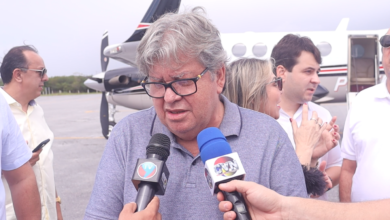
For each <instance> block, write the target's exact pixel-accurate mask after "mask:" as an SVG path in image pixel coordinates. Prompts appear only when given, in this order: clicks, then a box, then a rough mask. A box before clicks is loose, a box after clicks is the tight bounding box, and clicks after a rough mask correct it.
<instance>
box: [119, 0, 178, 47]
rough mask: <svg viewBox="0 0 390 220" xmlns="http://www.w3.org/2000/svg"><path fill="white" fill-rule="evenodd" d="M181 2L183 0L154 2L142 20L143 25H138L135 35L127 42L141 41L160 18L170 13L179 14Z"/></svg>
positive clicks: (156, 0) (154, 0) (158, 0)
mask: <svg viewBox="0 0 390 220" xmlns="http://www.w3.org/2000/svg"><path fill="white" fill-rule="evenodd" d="M180 1H181V0H153V2H152V4H151V5H150V6H149V9H148V11H147V12H146V14H145V16H144V17H143V18H142V20H141V23H140V24H139V25H138V27H137V29H136V30H135V31H134V33H133V35H131V36H130V37H129V39H127V40H126V41H125V42H134V41H140V40H141V39H142V37H143V36H144V35H145V32H146V30H147V29H148V28H149V26H150V25H151V24H152V23H153V22H155V21H156V20H157V19H158V18H160V17H161V15H163V14H165V13H168V12H177V11H178V10H179V7H180Z"/></svg>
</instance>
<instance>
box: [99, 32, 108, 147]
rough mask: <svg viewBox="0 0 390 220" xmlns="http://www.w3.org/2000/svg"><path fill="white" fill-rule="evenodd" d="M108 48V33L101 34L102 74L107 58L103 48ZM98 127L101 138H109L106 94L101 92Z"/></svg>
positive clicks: (104, 70)
mask: <svg viewBox="0 0 390 220" xmlns="http://www.w3.org/2000/svg"><path fill="white" fill-rule="evenodd" d="M107 46H108V31H106V32H105V33H104V34H103V38H102V44H101V47H100V64H101V66H102V72H104V73H105V72H106V70H107V66H108V61H109V58H108V57H106V56H104V53H103V51H104V48H106V47H107ZM100 125H101V127H102V133H103V136H104V137H105V138H106V139H107V138H108V136H109V132H110V131H109V120H108V102H107V97H106V92H102V100H101V102H100Z"/></svg>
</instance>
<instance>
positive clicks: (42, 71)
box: [19, 68, 47, 79]
mask: <svg viewBox="0 0 390 220" xmlns="http://www.w3.org/2000/svg"><path fill="white" fill-rule="evenodd" d="M19 69H21V70H24V71H26V70H31V71H35V72H39V76H40V77H41V79H42V78H43V76H44V75H45V74H46V73H47V69H46V68H43V69H41V70H35V69H27V68H19Z"/></svg>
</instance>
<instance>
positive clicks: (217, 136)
mask: <svg viewBox="0 0 390 220" xmlns="http://www.w3.org/2000/svg"><path fill="white" fill-rule="evenodd" d="M197 141H198V147H199V151H200V157H201V159H202V161H203V163H205V162H206V161H207V160H209V159H212V158H215V157H219V156H222V155H226V154H230V153H232V149H231V148H230V145H229V143H228V142H227V140H226V138H225V136H224V135H223V134H222V132H221V131H220V130H219V129H218V128H215V127H210V128H206V129H204V130H203V131H201V132H200V133H199V134H198V137H197Z"/></svg>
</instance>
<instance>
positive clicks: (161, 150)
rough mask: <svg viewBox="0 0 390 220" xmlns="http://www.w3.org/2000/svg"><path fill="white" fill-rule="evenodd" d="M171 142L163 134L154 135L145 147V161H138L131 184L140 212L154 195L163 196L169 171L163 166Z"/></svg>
mask: <svg viewBox="0 0 390 220" xmlns="http://www.w3.org/2000/svg"><path fill="white" fill-rule="evenodd" d="M170 146H171V141H170V140H169V137H168V136H166V135H165V134H160V133H157V134H154V135H153V136H152V138H151V139H150V141H149V144H148V146H147V147H146V159H141V158H140V159H138V161H137V165H136V166H135V170H134V174H133V178H132V182H133V184H134V187H135V188H136V189H137V190H138V193H137V198H136V200H135V203H137V210H136V212H138V211H142V210H144V209H145V208H146V206H147V205H148V204H149V202H150V201H151V200H152V199H153V197H154V196H155V195H164V194H165V189H166V187H167V183H168V178H169V171H168V168H167V166H166V164H165V162H166V161H167V158H168V156H169V153H170V152H169V149H170Z"/></svg>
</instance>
